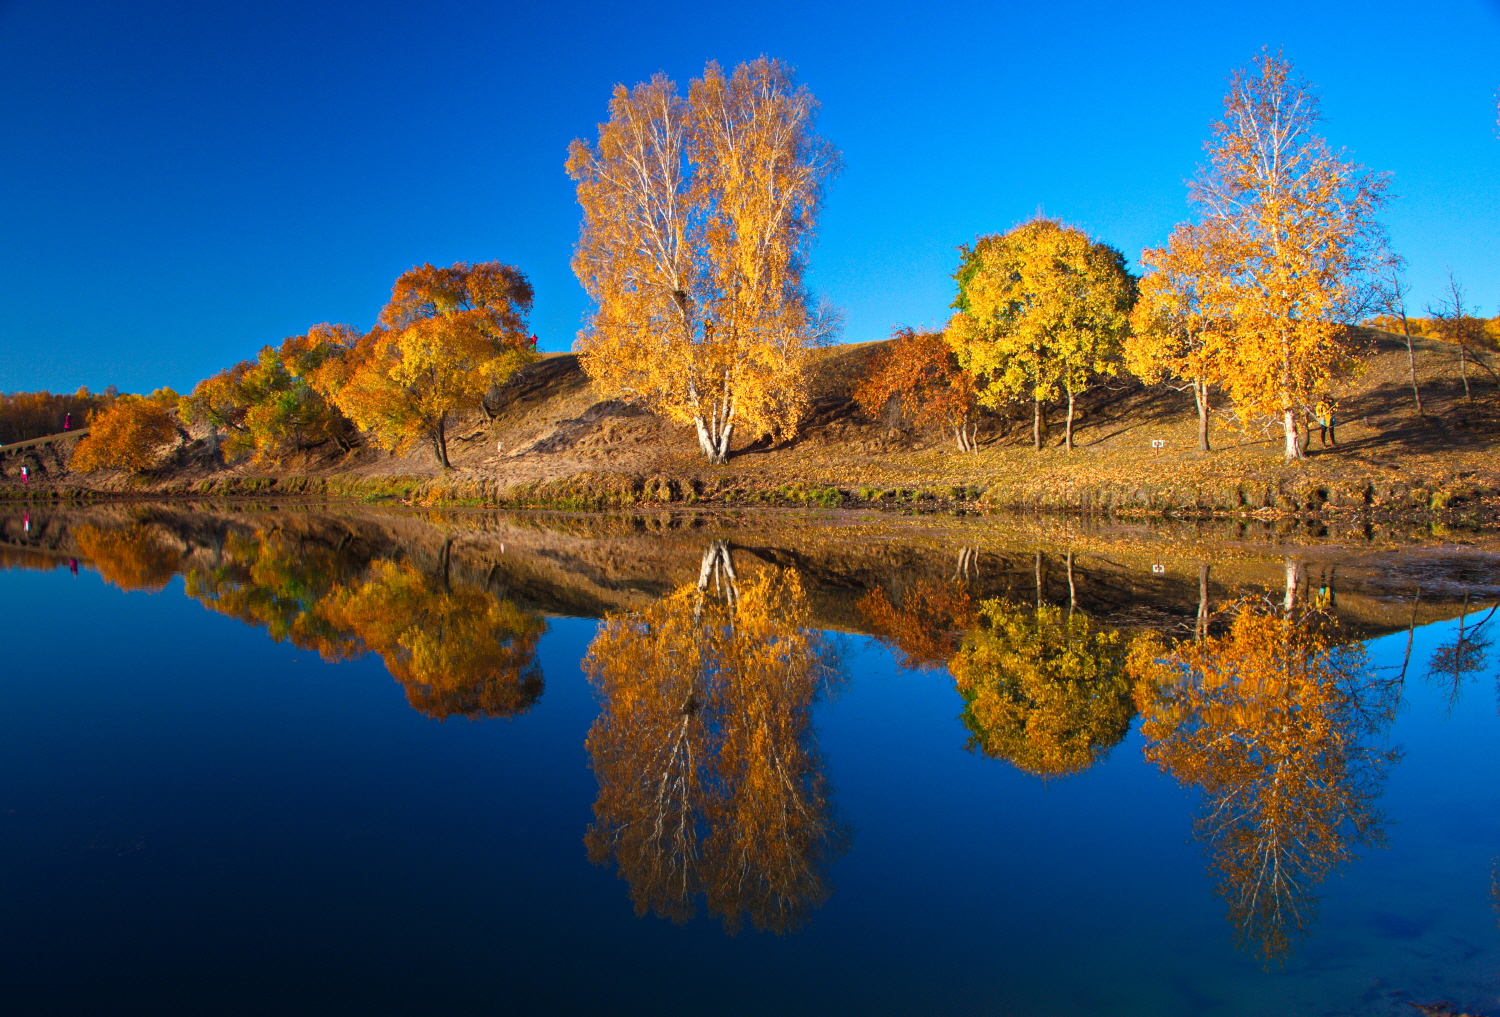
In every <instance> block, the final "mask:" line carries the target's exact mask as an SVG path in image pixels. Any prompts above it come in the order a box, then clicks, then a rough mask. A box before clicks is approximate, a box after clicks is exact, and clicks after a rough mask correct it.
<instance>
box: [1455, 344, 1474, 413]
mask: <svg viewBox="0 0 1500 1017" xmlns="http://www.w3.org/2000/svg"><path fill="white" fill-rule="evenodd" d="M1467 353H1468V351H1467V350H1466V349H1464V344H1463V343H1459V344H1458V373H1459V374H1460V375H1462V376H1463V379H1464V402H1466V403H1468V404H1469V405H1470V406H1473V405H1474V397H1473V396H1472V395H1470V394H1469V358H1468V356H1467Z"/></svg>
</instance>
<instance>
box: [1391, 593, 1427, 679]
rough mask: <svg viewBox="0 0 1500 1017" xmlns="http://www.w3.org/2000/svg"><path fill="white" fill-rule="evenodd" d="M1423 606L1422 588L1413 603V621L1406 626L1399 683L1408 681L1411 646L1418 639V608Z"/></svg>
mask: <svg viewBox="0 0 1500 1017" xmlns="http://www.w3.org/2000/svg"><path fill="white" fill-rule="evenodd" d="M1421 604H1422V588H1421V587H1420V586H1418V587H1417V595H1416V596H1415V597H1414V598H1412V602H1411V621H1410V622H1409V623H1408V624H1407V626H1406V656H1405V657H1403V658H1402V660H1401V677H1400V678H1397V679H1396V680H1397V681H1398V682H1404V681H1406V669H1407V668H1408V667H1410V666H1411V644H1412V641H1413V640H1415V639H1416V638H1417V608H1418V607H1420V606H1421Z"/></svg>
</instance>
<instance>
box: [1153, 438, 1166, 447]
mask: <svg viewBox="0 0 1500 1017" xmlns="http://www.w3.org/2000/svg"><path fill="white" fill-rule="evenodd" d="M1151 447H1152V448H1166V447H1167V443H1166V442H1165V441H1163V440H1162V439H1161V438H1154V439H1152V441H1151Z"/></svg>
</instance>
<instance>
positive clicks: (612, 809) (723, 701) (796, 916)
mask: <svg viewBox="0 0 1500 1017" xmlns="http://www.w3.org/2000/svg"><path fill="white" fill-rule="evenodd" d="M810 621H811V619H810V617H809V615H808V611H807V600H806V595H805V593H804V592H803V590H802V586H801V583H800V581H799V580H798V578H797V576H796V575H795V574H793V573H788V572H782V571H767V572H764V573H762V574H761V575H760V576H758V577H756V578H752V579H749V580H746V581H739V580H738V579H737V578H736V577H735V575H734V572H733V569H732V565H731V563H730V562H729V560H728V549H727V548H726V547H724V546H723V545H715V546H713V547H711V548H710V551H709V560H708V561H706V562H705V564H704V568H703V570H702V579H701V581H700V583H699V584H697V585H685V586H682V587H680V588H679V589H677V590H676V591H674V592H673V593H671V594H670V595H669V596H667V597H665V598H664V599H662V600H660V601H658V602H657V603H655V604H652V605H651V606H649V607H647V608H646V609H645V610H643V611H640V612H634V613H630V614H621V615H614V616H611V617H610V618H609V619H608V620H607V621H606V622H605V624H604V626H603V627H602V628H601V629H600V632H599V635H598V636H597V637H596V638H595V640H594V642H593V645H592V646H591V647H590V648H589V655H588V658H587V660H586V661H585V668H586V669H587V670H588V673H589V676H590V678H591V679H592V681H593V682H594V684H595V686H596V688H597V689H598V692H599V695H600V698H601V701H602V710H601V712H600V715H599V717H598V719H597V720H596V721H595V722H594V725H593V727H592V729H591V730H590V731H589V736H588V749H589V753H590V756H591V758H592V760H593V766H594V773H595V775H596V776H597V778H598V780H599V796H598V799H597V800H596V801H595V804H594V815H595V823H594V825H593V826H592V827H591V828H590V830H589V833H588V837H587V843H588V847H589V856H590V858H591V859H592V860H593V861H594V862H595V863H597V864H604V863H609V862H612V863H613V864H614V865H615V866H617V867H618V870H619V873H620V876H621V878H622V879H624V880H626V882H628V883H629V884H630V893H631V898H632V900H634V902H635V906H636V911H637V913H638V914H645V913H646V912H647V911H654V912H655V913H657V914H659V915H661V916H663V917H666V918H670V919H672V920H674V921H686V920H687V919H688V918H690V917H691V916H692V914H693V912H694V909H695V906H696V900H697V898H698V897H699V896H703V897H705V898H706V901H707V906H708V910H709V911H710V912H711V913H713V914H717V915H719V916H721V917H722V918H723V920H724V924H725V926H726V927H727V928H728V929H730V930H731V931H733V930H734V929H736V928H737V927H738V926H739V925H740V923H741V922H742V921H744V920H745V919H746V918H748V919H749V921H750V923H751V925H752V926H753V927H755V928H756V929H758V930H766V931H775V932H788V931H792V930H794V929H796V928H798V927H799V926H800V925H801V924H802V923H803V922H804V921H805V920H806V918H807V916H808V912H809V911H810V910H811V909H812V908H815V907H817V906H819V905H820V904H822V903H823V901H824V900H825V899H826V898H827V896H828V893H829V887H828V884H827V882H826V880H825V877H824V869H825V868H826V866H827V864H828V862H829V861H830V860H831V859H832V857H833V856H835V855H836V854H837V853H839V851H840V850H841V849H842V844H843V840H844V833H843V831H842V828H841V826H840V824H839V823H838V821H837V820H836V818H835V815H834V811H833V807H832V804H831V802H830V800H829V796H828V782H827V777H826V775H825V773H824V769H823V763H822V760H821V758H820V756H819V754H818V751H817V747H816V745H815V743H814V741H813V732H812V725H811V718H810V710H811V706H812V703H813V700H814V698H815V697H816V695H817V694H818V692H819V690H820V689H821V687H822V686H823V684H824V683H825V681H826V679H827V677H828V676H829V673H830V665H831V662H830V658H829V657H828V654H827V653H826V651H825V649H824V648H823V646H822V643H821V640H820V638H819V636H818V635H817V634H816V633H815V632H814V631H812V630H811V629H810V628H809V627H808V626H809V623H810Z"/></svg>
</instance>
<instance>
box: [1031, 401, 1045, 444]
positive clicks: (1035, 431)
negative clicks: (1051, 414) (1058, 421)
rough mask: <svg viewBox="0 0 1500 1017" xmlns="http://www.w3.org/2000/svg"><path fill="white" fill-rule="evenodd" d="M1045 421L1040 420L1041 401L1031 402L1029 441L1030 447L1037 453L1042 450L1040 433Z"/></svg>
mask: <svg viewBox="0 0 1500 1017" xmlns="http://www.w3.org/2000/svg"><path fill="white" fill-rule="evenodd" d="M1044 424H1045V421H1043V419H1042V401H1041V400H1040V399H1033V400H1032V407H1031V441H1032V447H1033V448H1035V449H1036V450H1037V451H1038V452H1040V451H1041V450H1042V431H1043V425H1044Z"/></svg>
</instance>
